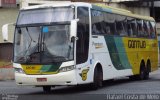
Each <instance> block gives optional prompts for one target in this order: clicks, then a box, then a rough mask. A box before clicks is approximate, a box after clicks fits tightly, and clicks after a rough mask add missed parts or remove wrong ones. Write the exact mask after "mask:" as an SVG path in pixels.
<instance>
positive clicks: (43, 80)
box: [37, 78, 47, 82]
mask: <svg viewBox="0 0 160 100" xmlns="http://www.w3.org/2000/svg"><path fill="white" fill-rule="evenodd" d="M46 81H47V78H37V82H46Z"/></svg>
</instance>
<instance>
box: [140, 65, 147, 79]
mask: <svg viewBox="0 0 160 100" xmlns="http://www.w3.org/2000/svg"><path fill="white" fill-rule="evenodd" d="M145 74H146V71H145V65H144V64H143V63H142V64H141V67H140V73H139V79H140V80H144V79H145Z"/></svg>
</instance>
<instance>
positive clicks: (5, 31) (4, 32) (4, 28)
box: [2, 23, 14, 41]
mask: <svg viewBox="0 0 160 100" xmlns="http://www.w3.org/2000/svg"><path fill="white" fill-rule="evenodd" d="M13 24H14V23H9V24H5V25H3V26H2V37H3V40H4V41H8V27H9V25H13Z"/></svg>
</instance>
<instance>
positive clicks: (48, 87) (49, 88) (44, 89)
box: [43, 86, 51, 93]
mask: <svg viewBox="0 0 160 100" xmlns="http://www.w3.org/2000/svg"><path fill="white" fill-rule="evenodd" d="M43 92H45V93H49V92H51V86H43Z"/></svg>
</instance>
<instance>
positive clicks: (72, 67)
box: [59, 66, 74, 72]
mask: <svg viewBox="0 0 160 100" xmlns="http://www.w3.org/2000/svg"><path fill="white" fill-rule="evenodd" d="M73 69H74V66H66V67H61V68H60V69H59V72H66V71H71V70H73Z"/></svg>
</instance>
